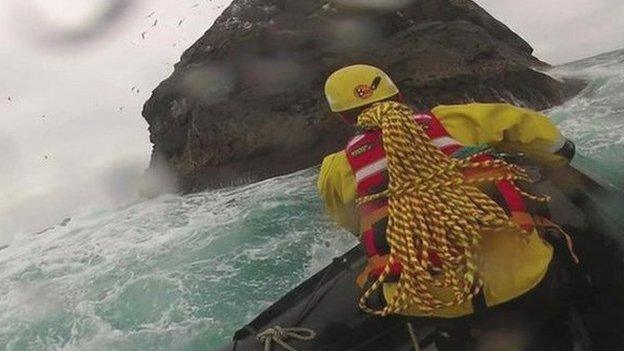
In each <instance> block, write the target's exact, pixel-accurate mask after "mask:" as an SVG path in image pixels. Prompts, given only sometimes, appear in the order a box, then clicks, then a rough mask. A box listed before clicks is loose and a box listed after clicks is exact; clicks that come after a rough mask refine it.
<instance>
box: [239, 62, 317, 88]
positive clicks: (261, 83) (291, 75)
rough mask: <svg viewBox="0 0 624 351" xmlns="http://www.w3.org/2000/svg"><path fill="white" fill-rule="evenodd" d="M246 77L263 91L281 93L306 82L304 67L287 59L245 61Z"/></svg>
mask: <svg viewBox="0 0 624 351" xmlns="http://www.w3.org/2000/svg"><path fill="white" fill-rule="evenodd" d="M246 70H247V72H246V78H247V79H248V80H249V81H251V82H252V83H253V86H254V87H256V88H258V89H261V90H263V91H264V92H265V93H269V94H275V93H281V92H283V91H285V90H287V89H289V88H291V87H293V86H296V85H298V84H302V83H305V82H307V77H309V75H307V74H306V71H305V69H304V68H303V67H302V66H301V65H300V64H298V63H296V62H294V61H291V60H289V59H258V60H255V61H252V62H249V63H247V65H246Z"/></svg>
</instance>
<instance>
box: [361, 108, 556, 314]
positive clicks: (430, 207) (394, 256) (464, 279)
mask: <svg viewBox="0 0 624 351" xmlns="http://www.w3.org/2000/svg"><path fill="white" fill-rule="evenodd" d="M358 127H360V128H363V129H365V130H375V129H381V132H382V140H383V147H384V151H385V152H386V158H387V161H388V167H387V169H388V177H389V184H388V190H386V191H383V192H380V193H377V194H371V195H368V196H364V197H360V198H358V199H357V200H356V204H357V205H362V204H364V203H366V202H370V201H373V200H376V199H379V198H382V197H387V198H388V216H389V218H388V225H387V227H386V240H387V242H388V245H389V246H390V255H389V259H388V263H387V264H386V266H385V268H384V270H383V272H382V273H381V275H380V276H379V277H378V278H377V279H376V280H375V281H374V282H372V284H371V285H370V286H369V287H368V288H367V289H365V291H364V293H363V294H362V296H361V297H360V300H359V306H360V308H361V309H363V310H364V311H365V312H368V313H371V314H374V315H379V316H386V315H389V314H396V313H401V312H404V311H405V310H406V309H411V308H414V307H415V308H417V309H419V310H420V311H422V312H425V313H429V314H431V313H432V312H433V311H434V310H436V309H440V308H444V307H452V306H457V305H461V304H463V303H464V302H466V301H469V300H470V299H472V298H473V297H474V295H475V294H476V293H477V292H478V291H480V289H481V288H482V286H483V282H482V280H481V277H480V276H479V272H478V266H479V265H478V262H479V245H480V242H481V233H482V232H484V231H486V230H497V229H499V228H502V227H518V226H517V225H516V224H515V223H514V222H513V221H512V220H511V219H510V218H509V216H508V215H507V213H506V212H505V210H503V209H502V208H501V207H500V205H499V204H497V203H496V202H495V201H494V200H492V199H491V198H490V197H489V196H487V195H486V194H485V193H484V192H482V191H481V190H480V189H479V188H477V187H476V185H477V184H479V183H483V182H497V181H503V180H506V181H511V182H514V181H527V182H530V177H529V175H528V174H527V172H526V171H525V170H524V169H522V168H521V167H518V166H516V165H513V164H509V163H507V162H505V161H504V160H502V159H488V160H485V161H475V160H477V159H478V158H479V157H480V156H482V155H484V154H488V153H491V152H492V150H490V149H489V148H484V149H483V150H481V151H479V150H478V148H477V149H475V150H472V151H473V152H472V154H471V155H466V156H465V157H464V158H459V159H458V158H453V157H450V156H448V155H446V154H444V153H443V152H442V151H441V150H440V149H439V148H438V147H436V146H435V145H434V144H433V143H432V141H431V139H430V138H429V136H428V135H427V133H426V132H425V131H424V130H423V128H422V127H421V126H420V125H419V124H418V123H414V120H413V111H412V110H411V108H409V107H408V106H406V105H403V104H401V103H398V102H394V101H385V102H380V103H376V104H373V105H372V106H371V107H369V108H368V109H366V110H364V111H363V112H362V113H361V114H360V115H359V116H358ZM475 151H476V152H475ZM469 169H497V170H501V172H492V174H489V175H482V176H476V177H471V178H467V177H465V176H464V172H463V171H464V170H469ZM514 186H515V183H514ZM516 188H517V187H516ZM517 190H518V191H519V192H520V194H521V195H523V196H524V197H527V198H531V199H533V200H537V201H547V200H548V199H547V198H546V197H537V196H534V195H531V194H528V193H526V192H524V191H522V190H521V189H519V188H517ZM431 253H434V254H436V255H437V256H438V258H439V261H440V262H441V266H440V267H436V268H439V269H437V274H435V276H434V274H433V273H432V271H433V270H432V269H431V268H432V267H431V263H430V260H429V259H428V257H429V256H430V254H431ZM395 262H396V263H400V264H401V267H402V272H401V276H400V277H399V281H398V282H396V292H395V294H394V296H393V297H392V298H391V299H390V301H388V303H387V304H386V306H385V307H384V308H382V309H380V310H374V309H372V308H370V307H369V306H368V301H369V300H370V297H371V296H373V294H374V293H375V292H376V291H377V290H379V289H381V287H382V286H383V284H384V283H385V282H386V279H387V277H388V276H389V275H390V271H391V267H392V265H393V264H394V263H395ZM434 286H435V287H444V288H448V289H449V291H450V292H451V293H452V294H451V297H450V298H449V299H447V300H440V299H439V298H437V297H435V296H434V293H433V292H432V291H431V287H434Z"/></svg>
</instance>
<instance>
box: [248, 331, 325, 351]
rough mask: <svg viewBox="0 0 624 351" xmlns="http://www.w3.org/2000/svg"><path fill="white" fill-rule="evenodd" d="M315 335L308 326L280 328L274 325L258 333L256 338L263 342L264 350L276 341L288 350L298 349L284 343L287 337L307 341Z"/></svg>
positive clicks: (268, 348) (294, 350) (268, 350)
mask: <svg viewBox="0 0 624 351" xmlns="http://www.w3.org/2000/svg"><path fill="white" fill-rule="evenodd" d="M315 337H316V333H315V332H314V330H312V329H308V328H282V327H280V326H277V325H276V326H274V327H271V328H268V329H265V330H264V331H262V332H261V333H259V334H258V340H260V342H261V343H263V344H264V351H271V346H272V345H273V343H276V344H278V345H280V346H281V347H283V348H284V349H285V350H288V351H298V350H297V349H295V348H294V347H292V346H290V345H289V344H288V343H286V340H288V339H298V340H303V341H309V340H312V339H314V338H315Z"/></svg>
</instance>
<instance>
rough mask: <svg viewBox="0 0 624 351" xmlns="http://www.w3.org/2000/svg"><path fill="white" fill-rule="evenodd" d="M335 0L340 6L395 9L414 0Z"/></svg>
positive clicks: (405, 5)
mask: <svg viewBox="0 0 624 351" xmlns="http://www.w3.org/2000/svg"><path fill="white" fill-rule="evenodd" d="M337 2H338V4H340V5H342V6H349V7H356V8H362V9H375V10H388V11H395V10H398V9H401V8H404V7H407V6H409V5H411V4H413V3H414V2H415V0H338V1H337Z"/></svg>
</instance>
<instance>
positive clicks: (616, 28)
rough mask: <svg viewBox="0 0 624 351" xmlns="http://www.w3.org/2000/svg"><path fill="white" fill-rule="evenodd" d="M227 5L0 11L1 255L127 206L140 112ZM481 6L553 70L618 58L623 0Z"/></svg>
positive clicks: (19, 1)
mask: <svg viewBox="0 0 624 351" xmlns="http://www.w3.org/2000/svg"><path fill="white" fill-rule="evenodd" d="M309 1H312V0H309ZM228 3H229V0H136V1H128V0H80V1H77V0H0V38H2V40H0V57H1V58H2V64H0V167H2V171H1V172H0V199H1V200H0V245H2V244H4V243H6V242H9V241H10V240H12V238H13V237H14V236H15V235H19V234H20V233H24V232H32V231H35V230H39V229H42V228H44V227H46V226H47V225H51V224H53V223H55V222H58V221H59V220H61V219H62V218H63V217H66V216H72V215H75V214H76V213H87V212H90V211H95V210H98V209H104V208H107V207H111V206H115V205H118V204H120V203H123V202H127V201H131V200H132V198H133V197H134V194H135V185H136V179H137V178H138V176H139V175H140V174H141V172H142V170H143V169H144V168H145V167H146V165H147V162H148V160H149V153H150V147H151V146H150V144H149V139H148V138H149V135H148V132H147V124H146V123H145V121H144V120H143V119H142V118H141V115H140V111H141V108H142V105H143V103H144V102H145V100H146V99H147V98H148V97H149V95H150V92H151V90H152V89H153V88H154V87H156V85H157V84H158V83H159V82H160V81H161V80H163V79H164V78H166V77H167V76H168V75H169V74H170V73H171V72H172V65H173V63H175V62H177V61H178V59H179V56H180V54H181V53H182V51H183V50H184V49H185V48H187V47H188V46H190V45H191V44H192V43H193V42H194V41H195V40H196V39H197V38H199V37H200V36H201V35H202V34H203V33H204V32H205V31H206V30H207V29H208V28H209V27H210V25H211V24H212V23H213V21H214V19H215V18H216V17H217V15H218V14H219V13H220V12H221V11H222V10H223V8H224V7H225V5H227V4H228ZM478 3H479V4H481V5H482V6H483V7H485V8H486V9H487V10H489V11H490V12H491V13H492V14H494V15H495V16H496V17H497V18H498V19H500V20H501V21H503V22H504V23H506V24H507V25H508V26H509V27H510V28H512V29H513V30H514V31H516V32H517V33H519V34H521V35H522V36H523V37H524V38H525V39H527V40H528V41H529V42H530V43H531V44H532V45H533V46H534V47H535V49H536V55H537V56H538V57H540V58H541V59H544V60H546V61H549V62H552V63H561V62H565V61H569V60H573V59H578V58H582V57H586V56H589V55H592V54H598V53H601V52H604V51H607V50H612V49H616V48H619V47H624V37H623V36H624V27H623V23H624V21H622V20H621V18H622V17H623V15H624V1H622V0H591V1H590V0H565V1H564V0H522V1H520V0H478ZM107 4H108V5H110V4H116V7H113V8H112V10H111V7H110V6H108V7H107V6H106V5H107Z"/></svg>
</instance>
